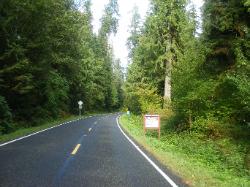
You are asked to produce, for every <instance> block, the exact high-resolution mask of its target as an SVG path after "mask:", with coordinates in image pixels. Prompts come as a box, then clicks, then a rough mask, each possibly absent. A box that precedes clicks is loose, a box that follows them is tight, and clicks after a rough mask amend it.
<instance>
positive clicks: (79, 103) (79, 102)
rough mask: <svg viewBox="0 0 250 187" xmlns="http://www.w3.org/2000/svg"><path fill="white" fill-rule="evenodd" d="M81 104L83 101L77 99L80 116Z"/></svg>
mask: <svg viewBox="0 0 250 187" xmlns="http://www.w3.org/2000/svg"><path fill="white" fill-rule="evenodd" d="M82 104H83V102H82V101H81V100H80V101H78V105H79V116H81V110H82Z"/></svg>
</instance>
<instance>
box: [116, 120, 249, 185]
mask: <svg viewBox="0 0 250 187" xmlns="http://www.w3.org/2000/svg"><path fill="white" fill-rule="evenodd" d="M168 117H169V116H168ZM173 122H174V121H173V120H172V119H171V118H168V119H166V118H162V120H161V128H162V130H161V132H162V133H161V138H160V139H158V134H157V131H147V133H146V136H145V134H144V131H143V128H142V126H143V118H142V117H141V116H136V115H131V116H128V115H122V116H121V118H120V124H121V125H122V127H123V129H124V130H125V131H126V132H127V133H129V134H130V135H131V136H132V137H133V138H134V139H135V140H136V141H137V142H138V143H139V144H141V145H142V147H143V148H145V149H146V150H147V151H149V152H151V153H152V154H153V155H154V156H155V157H156V158H157V159H158V160H160V161H161V162H162V163H163V164H165V165H166V166H167V167H168V168H169V169H171V170H172V171H173V172H174V173H175V174H177V175H178V176H181V177H182V179H183V181H184V182H185V183H187V184H188V186H214V187H215V186H218V187H222V186H224V187H228V186H230V187H231V186H249V185H250V181H249V173H250V172H249V168H248V166H247V165H246V163H245V160H246V157H247V156H248V155H247V154H248V153H247V147H248V142H247V141H240V142H239V141H235V140H233V139H231V138H230V137H227V138H223V139H207V138H206V137H203V136H202V135H201V134H199V133H196V132H190V133H186V132H183V131H179V132H178V133H176V126H175V124H174V123H173Z"/></svg>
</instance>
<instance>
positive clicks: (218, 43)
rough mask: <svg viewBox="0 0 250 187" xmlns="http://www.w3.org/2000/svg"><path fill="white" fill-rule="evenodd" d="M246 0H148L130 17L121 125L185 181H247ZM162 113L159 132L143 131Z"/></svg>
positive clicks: (249, 40)
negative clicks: (146, 117) (147, 120)
mask: <svg viewBox="0 0 250 187" xmlns="http://www.w3.org/2000/svg"><path fill="white" fill-rule="evenodd" d="M249 26H250V1H249V0H227V1H225V0H205V1H204V4H203V7H202V16H201V17H199V16H198V15H197V12H196V11H195V7H194V6H193V5H192V4H190V1H186V0H178V1H177V0H151V1H150V11H149V12H148V15H147V17H146V19H145V21H143V19H142V18H141V17H140V14H139V12H138V7H135V8H134V10H133V18H132V20H131V25H130V37H129V38H128V41H127V46H128V48H129V61H130V63H129V66H128V70H127V75H126V81H125V83H124V90H125V100H124V105H125V106H126V107H127V108H128V110H130V111H131V112H132V113H133V115H131V116H130V117H129V116H122V118H121V123H122V126H123V128H124V129H125V130H126V131H127V132H128V133H129V134H130V135H131V136H132V137H134V138H135V140H136V141H137V142H139V144H140V145H142V147H146V149H147V150H149V151H150V152H151V153H152V154H153V155H154V156H155V157H156V158H157V159H159V160H160V161H161V162H162V163H165V165H166V166H167V167H170V168H171V169H172V170H174V171H175V172H176V173H177V174H178V175H179V176H182V177H183V178H185V179H186V180H187V181H188V182H187V183H188V185H191V186H249V174H250V143H249V137H250V29H249ZM143 114H159V115H160V116H161V138H160V139H159V140H158V138H157V133H154V132H146V133H145V132H144V131H143V128H142V127H143Z"/></svg>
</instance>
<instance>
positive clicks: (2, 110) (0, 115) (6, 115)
mask: <svg viewBox="0 0 250 187" xmlns="http://www.w3.org/2000/svg"><path fill="white" fill-rule="evenodd" d="M12 130H13V125H12V115H11V112H10V108H9V106H8V104H7V102H6V101H5V99H4V97H2V96H0V134H6V133H9V132H11V131H12Z"/></svg>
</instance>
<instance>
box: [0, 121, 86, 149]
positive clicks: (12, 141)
mask: <svg viewBox="0 0 250 187" xmlns="http://www.w3.org/2000/svg"><path fill="white" fill-rule="evenodd" d="M81 119H84V118H80V119H76V120H71V121H67V122H64V123H61V124H59V125H56V126H53V127H49V128H47V129H43V130H40V131H37V132H34V133H31V134H28V135H26V136H22V137H20V138H17V139H14V140H11V141H8V142H5V143H2V144H0V147H2V146H5V145H7V144H10V143H14V142H16V141H19V140H22V139H24V138H28V137H30V136H33V135H36V134H39V133H41V132H44V131H47V130H50V129H53V128H56V127H60V126H62V125H66V124H69V123H72V122H74V121H78V120H81Z"/></svg>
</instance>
